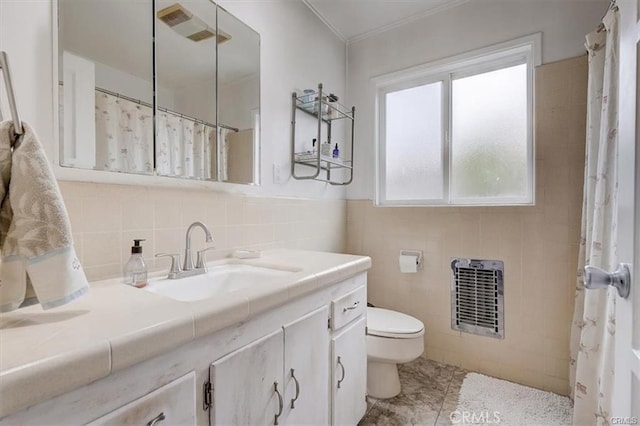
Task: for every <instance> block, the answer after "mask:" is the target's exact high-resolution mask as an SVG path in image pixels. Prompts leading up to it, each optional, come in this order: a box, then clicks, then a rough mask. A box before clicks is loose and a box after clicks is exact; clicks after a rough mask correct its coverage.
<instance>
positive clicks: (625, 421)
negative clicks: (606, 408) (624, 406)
mask: <svg viewBox="0 0 640 426" xmlns="http://www.w3.org/2000/svg"><path fill="white" fill-rule="evenodd" d="M638 423H640V420H639V419H638V418H637V417H611V424H612V425H637V424H638Z"/></svg>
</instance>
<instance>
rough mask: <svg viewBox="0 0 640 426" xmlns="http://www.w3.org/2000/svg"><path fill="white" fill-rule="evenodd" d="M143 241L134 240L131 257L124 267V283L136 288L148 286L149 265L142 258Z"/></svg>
mask: <svg viewBox="0 0 640 426" xmlns="http://www.w3.org/2000/svg"><path fill="white" fill-rule="evenodd" d="M142 241H145V240H142V239H136V240H133V246H132V247H131V257H130V258H129V261H128V262H127V264H126V265H125V266H124V283H125V284H129V285H132V286H134V287H138V288H140V287H144V286H146V285H147V265H146V264H145V263H144V259H143V258H142V246H141V245H140V242H142Z"/></svg>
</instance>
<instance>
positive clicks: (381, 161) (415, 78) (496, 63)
mask: <svg viewBox="0 0 640 426" xmlns="http://www.w3.org/2000/svg"><path fill="white" fill-rule="evenodd" d="M541 46H542V34H541V33H536V34H533V35H530V36H526V37H521V38H518V39H515V40H511V41H507V42H504V43H500V44H497V45H493V46H489V47H486V48H483V49H478V50H475V51H472V52H468V53H464V54H462V55H457V56H454V57H450V58H447V59H443V60H439V61H435V62H430V63H426V64H422V65H418V66H415V67H412V68H408V69H404V70H400V71H397V72H393V73H390V74H385V75H382V76H378V77H374V78H373V79H372V80H371V84H372V90H373V93H374V94H375V95H374V98H375V99H374V111H375V113H374V114H375V131H374V139H375V157H376V158H375V170H376V173H375V177H376V182H375V203H376V205H377V206H390V207H393V206H449V207H450V206H455V207H461V206H475V207H477V206H520V205H525V206H526V205H534V204H535V134H534V132H535V129H534V128H535V126H534V123H535V115H534V114H535V111H534V94H535V87H534V85H535V81H534V69H535V67H536V66H538V65H540V64H541ZM521 64H526V65H527V100H528V102H527V165H528V171H527V178H528V182H527V184H528V185H527V186H528V194H527V196H525V197H513V198H506V197H499V198H486V197H483V198H464V199H458V200H451V196H450V183H451V181H452V173H451V163H452V157H451V131H452V121H451V116H452V103H451V99H452V94H453V84H452V83H453V81H454V80H455V79H459V78H465V77H470V76H473V75H477V74H483V73H487V72H491V71H496V70H499V69H503V68H508V67H511V66H516V65H521ZM437 82H441V83H442V99H441V101H442V108H441V111H442V117H441V119H442V129H443V132H442V140H441V152H442V179H443V187H442V190H443V197H442V198H441V199H412V200H389V199H388V198H387V193H386V191H387V188H386V140H385V137H384V136H385V134H386V132H385V130H386V129H385V121H386V120H385V118H386V116H385V112H386V111H385V108H386V105H385V99H386V94H387V93H391V92H396V91H399V90H403V89H409V88H412V87H416V86H421V85H426V84H432V83H437ZM426 183H427V182H425V184H426Z"/></svg>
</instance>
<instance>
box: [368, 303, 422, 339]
mask: <svg viewBox="0 0 640 426" xmlns="http://www.w3.org/2000/svg"><path fill="white" fill-rule="evenodd" d="M367 334H368V335H370V336H378V337H391V338H395V339H413V338H415V337H420V336H423V335H424V324H423V323H422V321H420V320H419V319H417V318H414V317H412V316H410V315H406V314H403V313H402V312H396V311H391V310H389V309H382V308H371V307H368V308H367Z"/></svg>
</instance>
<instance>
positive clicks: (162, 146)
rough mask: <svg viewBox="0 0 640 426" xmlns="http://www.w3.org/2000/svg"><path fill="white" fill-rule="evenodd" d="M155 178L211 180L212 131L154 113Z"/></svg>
mask: <svg viewBox="0 0 640 426" xmlns="http://www.w3.org/2000/svg"><path fill="white" fill-rule="evenodd" d="M157 119H158V139H157V144H156V145H157V146H156V148H157V155H156V160H157V165H156V170H157V172H158V174H159V175H164V176H182V177H191V178H196V179H211V177H212V176H211V165H212V163H213V161H212V160H213V157H212V149H211V147H212V146H214V145H215V136H216V135H215V129H214V128H212V127H211V126H207V125H205V124H202V123H196V122H194V121H192V120H189V119H187V118H183V117H179V116H177V115H174V114H171V113H167V112H161V111H158V116H157Z"/></svg>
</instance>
